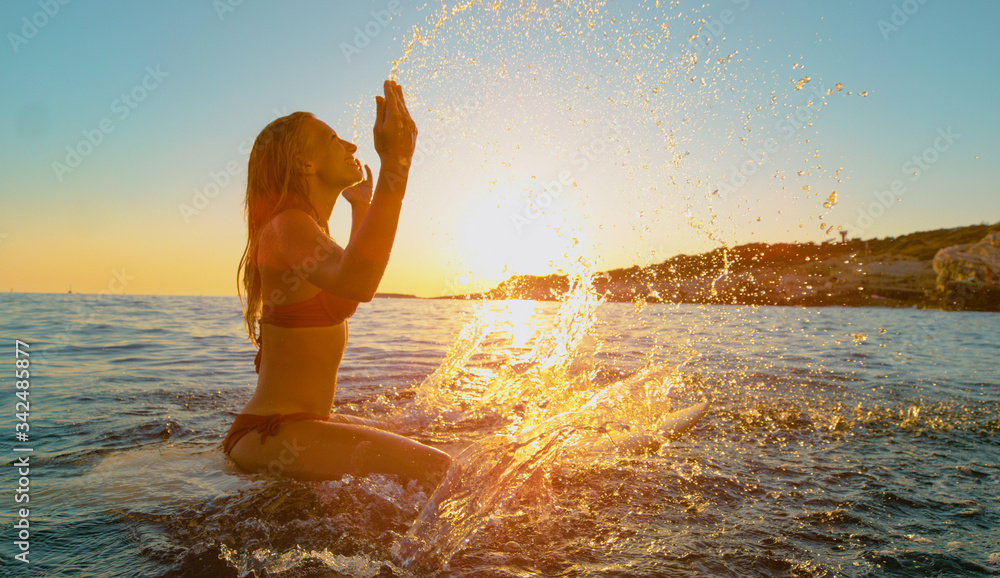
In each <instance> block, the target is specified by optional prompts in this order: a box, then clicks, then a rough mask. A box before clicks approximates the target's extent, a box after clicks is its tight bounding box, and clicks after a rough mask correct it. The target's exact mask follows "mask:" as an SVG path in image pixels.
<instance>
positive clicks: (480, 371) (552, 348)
mask: <svg viewBox="0 0 1000 578" xmlns="http://www.w3.org/2000/svg"><path fill="white" fill-rule="evenodd" d="M592 275H593V273H592V271H591V269H590V267H589V265H588V264H587V263H586V262H585V261H583V260H579V261H577V266H576V268H575V269H574V270H573V271H572V272H571V273H570V279H571V281H570V288H569V290H568V291H567V293H566V294H564V295H563V296H562V300H561V302H560V305H559V309H558V311H557V312H556V313H555V316H554V319H552V320H551V323H550V324H549V325H548V327H547V328H546V329H544V330H541V331H538V332H537V333H536V334H535V335H533V336H532V337H531V338H530V339H529V341H530V342H531V343H530V348H528V347H522V348H521V351H520V352H519V353H516V354H513V355H510V354H509V355H506V356H504V357H501V358H499V359H497V361H495V362H493V363H491V364H489V365H488V366H487V367H481V366H480V367H477V368H473V367H471V363H470V361H471V360H472V359H473V358H474V357H475V356H481V357H488V356H489V355H490V353H489V351H488V350H489V349H491V348H492V347H495V348H496V349H497V350H498V351H505V350H506V351H511V350H512V349H511V347H510V344H511V342H512V341H513V334H512V337H511V339H510V340H502V341H498V342H494V343H492V344H491V343H490V339H489V337H490V335H491V334H493V333H495V332H496V331H497V330H498V328H502V327H503V326H504V325H507V326H511V325H513V323H516V321H515V322H512V321H511V319H516V316H515V313H514V312H515V308H516V303H515V302H509V301H508V302H503V301H501V302H493V303H491V302H483V303H480V304H479V305H478V307H477V308H476V309H475V311H474V313H473V315H472V319H471V320H470V321H469V322H468V323H467V324H466V326H465V328H464V330H463V331H462V334H461V336H460V337H459V338H458V339H457V340H456V342H455V343H454V344H453V345H452V347H451V349H450V351H449V353H448V355H447V357H446V359H445V360H444V361H443V362H442V363H441V365H440V366H439V368H438V370H437V371H435V372H434V373H433V374H431V375H430V376H428V377H427V378H426V379H425V380H424V381H423V383H421V384H420V386H419V387H418V388H417V391H416V394H417V398H416V399H415V400H414V402H413V403H412V405H410V406H408V407H407V408H406V409H405V410H402V411H401V412H399V413H398V414H397V415H396V416H395V417H394V420H393V421H395V422H396V423H398V424H403V425H404V426H405V427H407V428H414V429H417V428H424V429H427V428H431V429H433V428H434V427H435V424H444V423H447V424H452V425H451V426H450V427H454V425H453V424H456V423H457V424H461V423H463V422H469V423H474V424H476V425H477V426H478V427H480V428H481V427H482V424H483V423H484V422H487V423H491V424H492V427H493V429H494V431H499V432H501V433H499V434H497V435H494V436H491V437H488V438H486V439H484V440H481V441H477V442H476V443H474V444H472V445H471V446H469V447H467V448H466V449H465V450H464V451H463V452H461V453H460V454H459V455H458V456H457V457H456V458H455V461H454V464H453V466H452V469H451V471H450V472H449V474H448V476H447V478H446V479H445V481H444V482H443V483H442V486H441V487H440V488H439V490H438V491H437V493H436V494H435V495H434V496H433V497H432V498H431V500H430V502H428V504H427V506H425V507H424V509H423V511H422V513H421V514H420V516H419V517H418V518H417V520H416V522H415V523H414V525H413V526H412V527H411V528H410V530H409V532H408V533H407V534H406V536H405V537H404V538H403V539H402V540H401V541H400V543H399V544H397V547H396V559H397V561H398V562H399V563H401V564H403V565H408V564H412V563H418V564H433V565H434V566H440V565H446V564H447V563H448V561H449V560H450V559H451V557H452V556H453V555H454V554H455V553H456V552H457V551H458V550H459V549H461V548H462V547H463V545H465V544H466V543H468V541H469V540H470V539H471V538H472V537H473V536H474V535H475V533H476V532H477V531H478V530H479V529H480V528H482V527H483V526H484V525H485V524H487V523H488V522H489V521H490V520H491V519H493V518H494V517H496V516H498V515H500V514H501V512H502V510H503V507H504V504H505V503H506V502H507V501H508V500H510V499H511V498H512V497H514V496H515V495H521V496H523V495H525V494H532V493H538V492H543V493H544V487H543V486H544V482H543V480H544V479H545V477H546V471H547V469H548V468H551V467H554V466H555V465H556V464H561V465H566V464H568V463H573V464H574V465H573V467H576V468H586V467H590V466H594V465H595V464H597V463H601V462H604V461H608V460H613V459H615V455H616V453H618V452H626V453H634V452H639V451H655V450H656V449H658V448H659V447H660V445H661V444H662V443H663V442H664V441H665V438H663V437H661V436H660V435H659V432H658V431H657V426H658V424H659V419H660V418H661V417H662V416H663V415H664V414H665V413H667V412H668V411H669V410H670V409H672V406H673V405H674V404H673V403H672V401H671V399H670V395H671V392H672V390H673V389H674V388H675V387H678V386H680V385H682V384H681V381H680V378H679V377H678V372H677V368H674V367H665V366H662V365H658V364H655V363H650V364H647V366H646V367H644V368H643V369H641V370H640V371H638V372H636V373H635V374H633V375H632V376H630V377H628V378H627V379H624V380H620V381H612V382H610V383H607V382H602V381H601V380H598V379H596V377H597V373H598V369H597V367H598V364H597V363H596V361H595V359H594V354H595V353H596V352H597V351H598V350H599V349H600V347H601V344H600V341H599V340H598V339H597V337H596V336H595V332H594V331H593V330H594V326H595V324H596V323H597V307H598V306H599V305H600V303H601V299H600V297H599V296H598V295H597V294H596V293H595V291H594V289H593V285H592V283H591V278H592ZM530 313H531V312H530V311H529V314H530ZM513 350H514V351H516V348H514V349H513Z"/></svg>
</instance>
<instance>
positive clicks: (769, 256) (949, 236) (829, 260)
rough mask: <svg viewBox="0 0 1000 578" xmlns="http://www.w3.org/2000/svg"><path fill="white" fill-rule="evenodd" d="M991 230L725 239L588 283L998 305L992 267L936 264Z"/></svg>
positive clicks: (744, 297) (626, 295)
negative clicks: (982, 273)
mask: <svg viewBox="0 0 1000 578" xmlns="http://www.w3.org/2000/svg"><path fill="white" fill-rule="evenodd" d="M993 231H1000V223H997V224H993V225H972V226H968V227H958V228H954V229H938V230H935V231H923V232H918V233H911V234H909V235H903V236H900V237H889V238H885V239H871V240H868V241H861V240H858V239H850V240H845V241H843V242H824V243H820V244H816V243H776V244H765V243H753V244H746V245H739V246H736V247H723V248H719V249H715V250H713V251H709V252H707V253H701V254H699V255H677V256H675V257H672V258H670V259H667V260H666V261H663V262H662V263H658V264H654V265H647V266H644V267H640V266H638V265H636V266H632V267H628V268H623V269H613V270H610V271H604V272H601V273H599V274H597V275H596V276H595V278H594V289H595V290H596V291H597V292H598V293H599V294H601V295H602V296H603V297H604V298H605V300H607V301H610V302H634V301H643V302H646V303H698V304H720V305H721V304H730V305H779V306H780V305H788V306H811V307H819V306H846V307H864V306H875V307H920V308H931V309H952V310H971V311H1000V284H997V283H996V282H995V277H991V275H990V274H989V273H987V275H986V277H987V279H990V281H987V282H967V281H964V280H949V279H942V278H941V276H940V275H939V273H938V272H936V271H935V269H934V266H933V261H934V257H935V256H936V255H937V254H938V252H939V251H940V250H942V249H945V248H953V249H954V248H956V246H963V245H971V244H974V243H977V242H980V241H981V240H982V239H983V238H984V237H986V236H987V235H988V234H990V233H991V232H993ZM994 274H995V273H994ZM568 288H569V279H568V278H567V276H566V275H557V274H553V275H546V276H534V275H519V276H515V277H511V278H510V279H507V280H505V281H503V282H502V283H500V284H499V285H498V286H497V287H495V288H494V289H492V290H490V291H486V292H481V293H473V294H467V295H452V296H441V297H435V298H434V299H484V298H485V299H530V300H535V301H555V300H558V299H559V297H560V296H561V295H562V294H563V293H565V292H566V291H567V289H568Z"/></svg>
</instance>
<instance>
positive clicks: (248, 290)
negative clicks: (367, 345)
mask: <svg viewBox="0 0 1000 578" xmlns="http://www.w3.org/2000/svg"><path fill="white" fill-rule="evenodd" d="M307 118H313V115H312V114H310V113H308V112H293V113H292V114H290V115H288V116H283V117H281V118H277V119H275V120H273V121H272V122H271V124H269V125H267V126H266V127H264V130H262V131H260V134H259V135H257V138H256V139H255V140H254V143H253V149H251V151H250V161H249V163H248V165H247V196H246V200H245V201H244V207H243V209H244V214H245V216H246V220H247V245H246V248H245V249H244V250H243V257H242V258H241V259H240V266H239V268H238V269H237V271H236V278H237V286H239V284H240V272H241V271H242V281H243V283H242V289H243V291H240V292H239V293H240V304H241V305H242V306H243V324H244V325H245V326H246V330H247V333H248V334H249V336H250V341H251V342H253V344H254V345H256V346H258V347H259V346H260V337H259V333H258V332H259V323H260V314H261V310H262V307H263V295H262V290H261V279H260V269H259V268H258V266H257V249H258V245H259V243H260V232H261V230H262V229H263V228H264V225H266V224H267V222H268V221H270V220H271V218H272V217H274V215H276V214H278V213H279V212H281V211H283V210H285V209H289V208H298V209H302V210H304V211H306V212H307V213H311V214H312V215H313V217H314V218H316V220H317V222H318V221H319V215H317V214H316V209H315V208H314V207H313V206H312V203H311V202H309V190H308V184H307V183H306V181H305V179H304V178H303V176H302V173H300V172H299V171H298V170H297V169H296V163H297V157H298V155H299V154H300V151H301V141H302V139H301V134H302V126H303V124H304V121H305V120H306V119H307ZM320 227H322V228H323V230H324V231H327V234H329V230H328V229H327V228H326V224H325V223H320ZM243 292H245V294H246V301H245V302H244V301H243Z"/></svg>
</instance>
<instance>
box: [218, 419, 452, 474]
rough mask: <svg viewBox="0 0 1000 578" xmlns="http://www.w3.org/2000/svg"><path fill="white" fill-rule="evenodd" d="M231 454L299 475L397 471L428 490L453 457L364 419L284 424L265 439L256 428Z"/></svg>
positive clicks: (256, 467) (249, 464)
mask: <svg viewBox="0 0 1000 578" xmlns="http://www.w3.org/2000/svg"><path fill="white" fill-rule="evenodd" d="M230 456H231V457H232V458H233V461H235V462H236V464H237V465H239V466H240V467H241V468H243V469H244V470H246V471H248V472H259V473H269V474H272V475H278V476H287V477H290V478H295V479H299V480H337V479H340V478H341V477H342V476H343V475H344V474H350V475H353V476H363V475H367V474H376V473H378V474H393V475H397V476H399V477H400V478H403V479H404V480H410V479H415V480H417V481H418V482H420V484H421V485H422V486H424V488H425V489H426V490H432V489H434V488H435V487H437V485H438V484H440V483H441V480H442V479H444V476H445V474H446V473H447V472H448V468H449V466H450V465H451V457H450V456H449V455H448V454H446V453H444V452H442V451H441V450H438V449H435V448H432V447H430V446H426V445H424V444H422V443H419V442H416V441H414V440H411V439H409V438H405V437H403V436H400V435H396V434H394V433H390V432H387V431H383V430H380V429H376V428H373V427H368V426H364V425H356V424H345V423H331V422H324V421H314V420H306V421H297V422H291V423H286V424H282V426H281V429H280V430H279V431H278V432H277V433H276V434H274V435H272V436H269V437H268V438H267V439H266V440H265V441H264V443H263V444H261V443H260V434H258V433H257V432H251V433H250V434H248V435H247V436H245V437H244V438H243V439H241V440H240V441H239V442H237V443H236V445H235V446H234V447H233V450H232V452H231V453H230Z"/></svg>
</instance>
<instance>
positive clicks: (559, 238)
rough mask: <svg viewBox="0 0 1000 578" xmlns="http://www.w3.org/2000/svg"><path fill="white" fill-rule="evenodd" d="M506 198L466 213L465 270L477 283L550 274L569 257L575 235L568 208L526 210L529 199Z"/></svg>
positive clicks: (460, 250)
mask: <svg viewBox="0 0 1000 578" xmlns="http://www.w3.org/2000/svg"><path fill="white" fill-rule="evenodd" d="M509 197H510V196H508V198H509ZM506 200H507V199H505V198H503V197H501V196H493V197H491V198H487V199H484V200H482V201H479V202H478V204H477V205H475V206H473V208H472V210H471V211H469V212H467V213H465V214H464V218H465V219H466V220H465V222H464V223H463V226H462V227H461V230H462V234H461V235H459V236H458V247H457V249H458V257H459V261H460V264H459V266H460V268H461V269H462V271H461V272H460V273H459V275H460V276H461V277H462V280H463V281H468V283H471V284H474V285H477V287H476V288H484V287H482V286H483V285H487V286H488V287H485V288H492V286H493V285H495V284H496V283H498V282H500V281H502V280H504V279H507V278H508V277H511V276H514V275H548V274H550V273H554V272H556V271H557V270H559V269H561V268H563V267H564V264H563V263H564V262H566V261H568V259H569V249H570V247H572V245H573V235H570V234H569V233H567V232H566V231H568V229H569V227H568V223H567V214H566V212H565V211H557V210H547V211H546V210H533V209H528V210H524V209H523V207H524V206H525V205H526V204H527V203H525V202H523V201H522V202H521V203H520V205H521V207H518V206H517V205H518V204H517V203H511V202H505V201H506ZM519 208H521V210H520V211H519Z"/></svg>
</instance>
